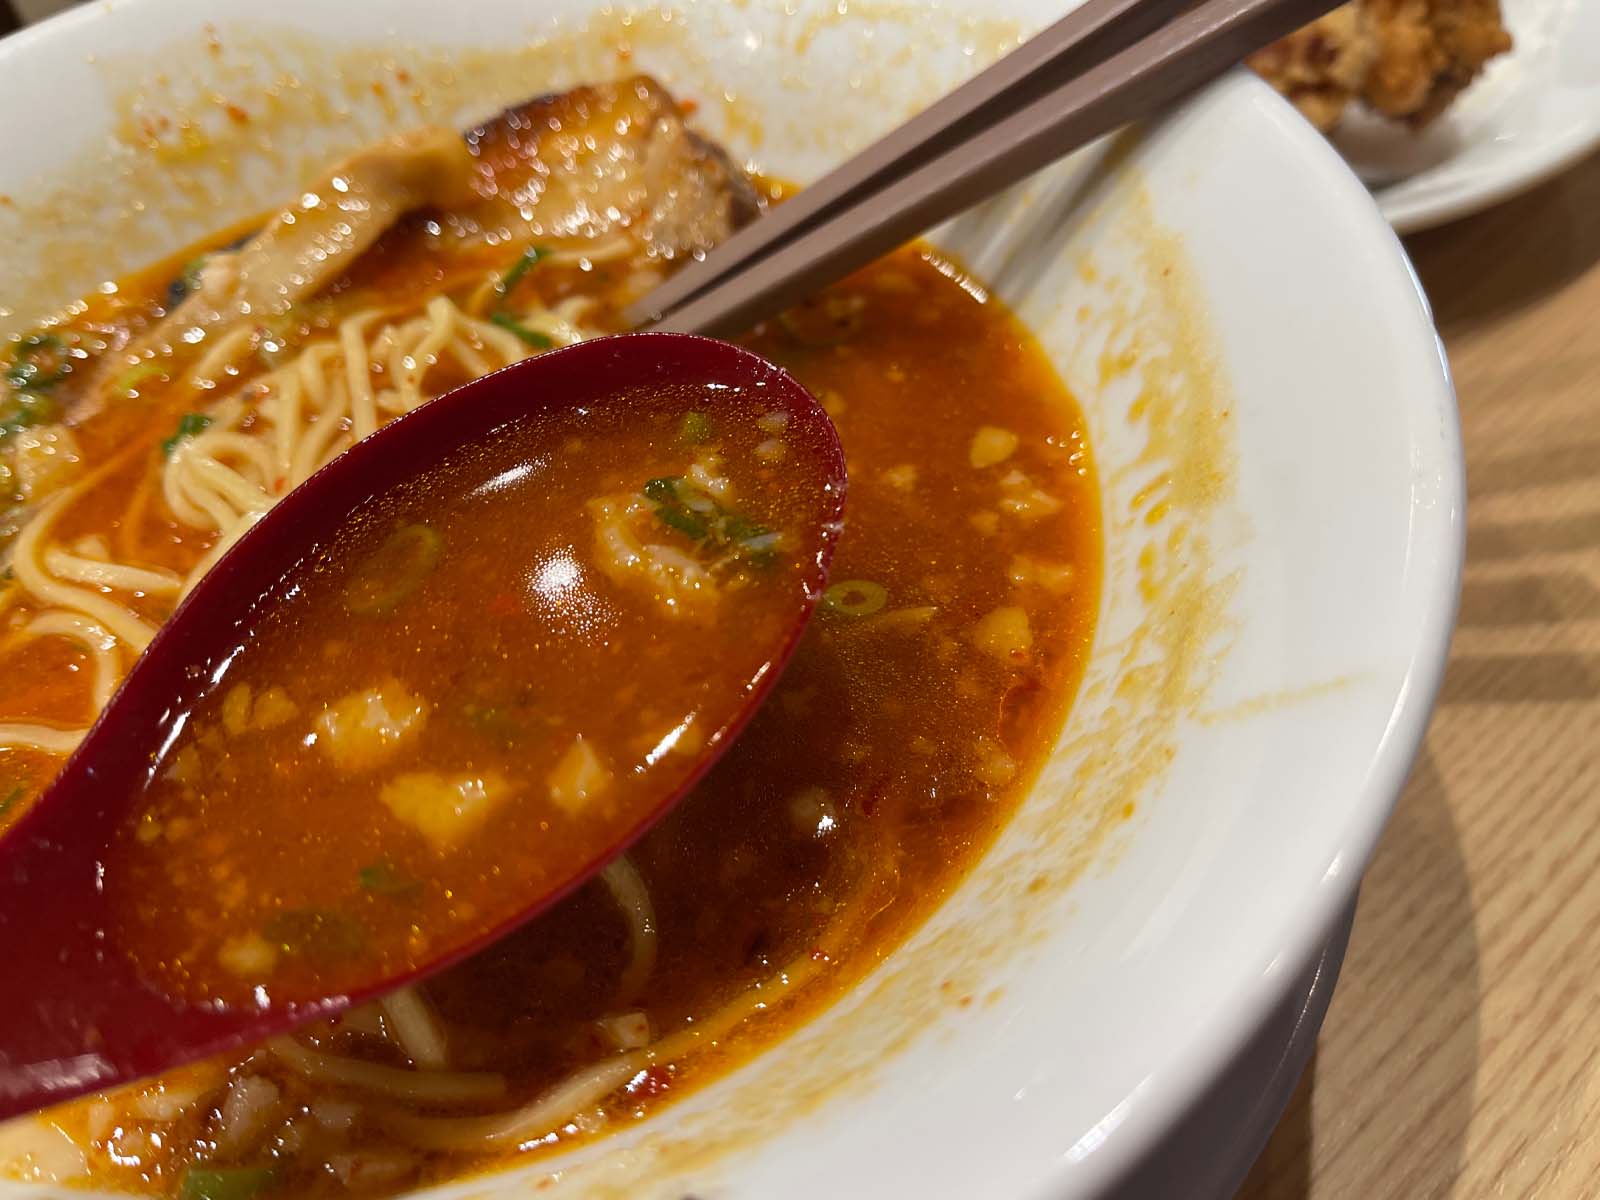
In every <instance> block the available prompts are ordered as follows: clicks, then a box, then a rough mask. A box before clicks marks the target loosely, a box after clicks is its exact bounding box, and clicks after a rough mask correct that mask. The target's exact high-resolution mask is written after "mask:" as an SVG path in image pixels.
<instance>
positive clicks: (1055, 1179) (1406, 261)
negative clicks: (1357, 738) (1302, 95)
mask: <svg viewBox="0 0 1600 1200" xmlns="http://www.w3.org/2000/svg"><path fill="white" fill-rule="evenodd" d="M1233 97H1236V99H1234V98H1233ZM1205 100H1210V101H1213V102H1217V103H1226V104H1229V105H1230V106H1231V107H1234V108H1238V109H1240V110H1241V111H1242V110H1245V109H1249V108H1254V109H1255V110H1256V111H1258V112H1260V113H1262V114H1263V115H1264V116H1265V118H1266V119H1267V120H1269V121H1271V122H1272V123H1273V124H1274V125H1275V126H1276V130H1275V132H1276V134H1277V135H1278V136H1280V137H1283V138H1287V139H1289V142H1290V144H1291V146H1292V148H1293V149H1294V150H1295V151H1296V152H1297V153H1298V154H1299V155H1301V157H1300V158H1298V159H1297V160H1296V163H1297V165H1298V166H1300V167H1301V168H1302V169H1304V168H1305V167H1306V166H1307V165H1308V164H1309V166H1310V167H1311V168H1312V169H1314V170H1315V171H1316V172H1317V173H1318V176H1319V179H1318V182H1317V186H1318V187H1319V188H1321V189H1322V190H1324V191H1325V192H1326V194H1327V195H1328V196H1329V205H1330V207H1331V208H1334V209H1337V210H1341V211H1343V212H1344V213H1345V214H1346V215H1347V216H1348V217H1349V218H1351V219H1352V221H1358V222H1359V224H1360V230H1359V232H1360V236H1362V237H1363V238H1365V239H1368V244H1369V246H1370V247H1372V248H1374V249H1376V250H1377V251H1378V254H1377V255H1376V256H1374V261H1378V262H1384V263H1386V264H1387V265H1388V267H1389V269H1390V273H1391V277H1390V278H1389V279H1388V280H1386V281H1385V282H1386V284H1387V287H1386V289H1385V291H1384V293H1383V295H1384V299H1385V300H1386V301H1387V303H1388V311H1389V312H1390V313H1391V316H1392V317H1393V318H1395V319H1401V318H1404V319H1405V320H1407V321H1408V322H1409V323H1410V326H1411V328H1410V329H1409V330H1408V331H1407V334H1408V341H1411V342H1413V343H1415V350H1414V352H1416V353H1429V354H1431V356H1432V363H1431V366H1432V367H1433V368H1435V369H1433V370H1430V371H1429V374H1430V375H1431V377H1432V382H1433V383H1434V385H1435V386H1434V387H1433V389H1432V391H1431V393H1430V394H1427V395H1423V394H1421V393H1410V394H1409V397H1408V401H1409V404H1410V405H1411V407H1412V408H1413V410H1414V411H1416V412H1419V413H1422V414H1425V415H1426V416H1427V417H1429V418H1430V420H1429V421H1428V422H1427V425H1428V427H1429V428H1433V429H1436V431H1437V434H1438V438H1437V440H1436V441H1434V442H1432V443H1431V445H1430V444H1429V443H1421V444H1418V443H1417V442H1416V441H1415V440H1413V444H1412V446H1411V449H1412V451H1413V455H1414V457H1413V470H1414V472H1426V471H1427V470H1429V469H1432V470H1435V471H1437V473H1438V476H1437V477H1438V490H1437V492H1436V493H1435V495H1434V502H1433V503H1431V504H1430V503H1421V502H1419V500H1418V498H1417V495H1416V493H1415V492H1413V493H1412V497H1413V502H1412V505H1411V507H1410V510H1409V513H1408V515H1409V517H1410V521H1409V523H1408V536H1407V538H1406V555H1407V560H1408V561H1409V562H1419V561H1426V562H1427V563H1428V565H1429V566H1430V567H1431V569H1430V570H1427V571H1420V570H1419V571H1416V572H1411V571H1408V572H1407V576H1408V578H1407V587H1406V593H1408V594H1410V595H1413V596H1418V597H1420V598H1421V600H1422V601H1423V603H1421V604H1420V605H1419V611H1420V619H1419V620H1418V622H1417V624H1416V625H1415V626H1414V628H1413V629H1412V630H1411V631H1410V634H1409V640H1410V646H1411V650H1410V654H1409V656H1408V657H1407V660H1406V664H1405V669H1404V671H1403V673H1402V674H1401V678H1400V682H1399V687H1398V689H1397V691H1396V694H1395V699H1394V702H1393V704H1392V705H1391V706H1390V711H1389V713H1388V716H1387V719H1386V722H1385V725H1384V731H1383V736H1382V738H1381V740H1380V741H1379V743H1378V745H1377V747H1376V749H1375V750H1374V751H1373V753H1372V756H1371V758H1370V760H1369V762H1368V763H1367V766H1366V772H1365V780H1364V783H1363V786H1362V788H1361V792H1360V795H1359V797H1358V798H1356V799H1354V800H1352V801H1351V803H1350V804H1349V806H1348V808H1347V819H1346V824H1345V828H1344V830H1343V832H1342V834H1341V836H1340V838H1339V840H1338V842H1337V844H1335V845H1334V846H1333V847H1332V857H1331V859H1330V862H1331V863H1332V864H1333V865H1332V866H1330V868H1329V870H1328V871H1327V872H1326V873H1325V874H1324V875H1323V877H1322V878H1321V879H1319V880H1317V881H1315V883H1314V884H1312V886H1311V887H1310V888H1309V889H1308V890H1307V891H1306V892H1305V893H1304V894H1303V895H1300V896H1297V897H1295V899H1294V900H1293V902H1291V903H1285V904H1284V905H1283V909H1284V917H1283V918H1282V919H1281V920H1280V922H1279V928H1280V930H1281V931H1282V933H1281V937H1280V938H1279V940H1277V941H1276V942H1273V943H1266V942H1264V943H1263V949H1264V950H1271V951H1273V952H1274V957H1273V962H1274V963H1281V964H1282V965H1283V966H1284V967H1285V968H1286V969H1285V970H1282V971H1277V972H1274V971H1262V972H1260V973H1258V974H1256V975H1255V976H1253V977H1247V978H1245V979H1244V980H1243V981H1242V983H1240V984H1237V985H1234V986H1233V987H1231V988H1228V987H1223V988H1220V989H1219V990H1218V993H1217V994H1218V996H1220V997H1221V999H1222V1000H1223V1003H1222V1005H1221V1006H1220V1007H1219V1009H1218V1013H1219V1014H1220V1015H1219V1016H1217V1017H1216V1018H1215V1019H1213V1020H1211V1021H1210V1022H1208V1023H1203V1024H1200V1025H1197V1027H1196V1029H1195V1031H1194V1035H1193V1036H1192V1037H1191V1038H1190V1040H1189V1041H1188V1043H1187V1047H1186V1050H1185V1052H1184V1053H1183V1054H1181V1055H1180V1056H1179V1057H1178V1058H1177V1059H1175V1060H1169V1061H1168V1062H1167V1063H1166V1064H1165V1066H1164V1071H1165V1074H1166V1079H1165V1082H1164V1085H1163V1086H1162V1087H1160V1088H1158V1089H1154V1091H1153V1094H1151V1095H1149V1096H1148V1097H1146V1098H1144V1099H1143V1100H1142V1101H1141V1102H1140V1103H1138V1104H1135V1105H1132V1106H1131V1107H1130V1110H1129V1111H1128V1112H1127V1113H1126V1115H1125V1116H1124V1118H1123V1120H1122V1122H1121V1124H1119V1125H1118V1127H1117V1130H1116V1136H1114V1137H1108V1138H1107V1139H1106V1141H1105V1143H1104V1144H1103V1145H1101V1146H1100V1147H1099V1148H1098V1149H1097V1150H1096V1151H1095V1152H1094V1153H1092V1154H1090V1155H1088V1156H1087V1158H1086V1159H1085V1160H1083V1161H1079V1162H1077V1163H1071V1164H1069V1163H1068V1162H1067V1161H1066V1160H1065V1159H1062V1160H1060V1161H1059V1162H1058V1163H1057V1164H1056V1166H1055V1168H1054V1169H1052V1170H1050V1171H1049V1172H1047V1173H1046V1174H1045V1175H1044V1176H1043V1177H1042V1178H1041V1180H1040V1181H1039V1183H1038V1184H1037V1185H1036V1186H1035V1187H1033V1189H1032V1190H1031V1191H1029V1192H1027V1193H1025V1197H1026V1200H1057V1198H1058V1197H1060V1196H1063V1195H1066V1194H1069V1193H1071V1194H1074V1195H1077V1194H1080V1193H1081V1194H1086V1195H1109V1194H1113V1193H1114V1191H1115V1189H1116V1187H1117V1185H1118V1184H1119V1182H1120V1181H1121V1180H1122V1179H1123V1177H1124V1176H1126V1175H1128V1174H1129V1173H1131V1172H1132V1171H1133V1170H1134V1168H1135V1167H1136V1166H1138V1165H1139V1164H1141V1163H1142V1162H1144V1161H1145V1160H1146V1159H1148V1158H1149V1156H1150V1155H1151V1154H1152V1153H1153V1152H1155V1151H1156V1150H1157V1149H1158V1147H1159V1145H1160V1142H1161V1139H1162V1138H1163V1137H1164V1136H1165V1135H1166V1134H1168V1133H1169V1132H1171V1131H1172V1130H1174V1129H1175V1128H1177V1126H1178V1125H1179V1123H1180V1122H1181V1121H1182V1120H1183V1118H1184V1117H1185V1116H1186V1115H1187V1114H1188V1113H1189V1111H1190V1110H1191V1109H1192V1108H1193V1106H1194V1105H1196V1104H1198V1103H1201V1102H1203V1100H1204V1099H1205V1096H1206V1091H1207V1088H1208V1086H1210V1085H1211V1084H1213V1083H1214V1082H1215V1081H1216V1080H1217V1079H1219V1078H1220V1077H1221V1076H1222V1074H1223V1073H1224V1072H1225V1071H1226V1069H1227V1068H1228V1066H1229V1065H1230V1064H1231V1063H1232V1062H1233V1061H1234V1060H1235V1059H1236V1058H1237V1057H1238V1055H1239V1054H1240V1053H1241V1052H1242V1051H1244V1050H1245V1048H1246V1047H1247V1045H1248V1043H1249V1041H1250V1038H1251V1035H1252V1034H1254V1033H1255V1032H1256V1031H1257V1030H1258V1029H1259V1028H1260V1027H1261V1025H1262V1023H1263V1022H1264V1021H1265V1020H1266V1019H1267V1018H1268V1017H1269V1016H1270V1015H1271V1013H1272V1011H1273V1009H1274V1007H1275V1006H1276V1005H1277V1004H1280V1003H1282V1002H1283V1001H1284V999H1285V998H1286V996H1287V991H1288V989H1289V988H1290V987H1292V986H1293V985H1294V983H1295V980H1296V978H1297V972H1298V971H1299V970H1300V969H1301V968H1302V967H1308V966H1309V965H1310V964H1312V963H1313V962H1314V961H1315V960H1316V958H1317V957H1318V956H1319V955H1320V954H1321V953H1322V952H1323V950H1324V949H1325V947H1326V944H1327V942H1328V940H1329V939H1330V938H1331V937H1333V936H1334V934H1335V932H1336V927H1337V924H1338V922H1339V921H1340V920H1341V918H1342V917H1343V916H1344V915H1345V913H1346V912H1347V910H1349V909H1350V908H1351V907H1352V906H1353V905H1354V903H1355V900H1356V896H1357V893H1358V891H1359V889H1360V884H1361V879H1362V876H1363V874H1364V873H1365V871H1366V869H1367V867H1368V865H1369V864H1370V863H1371V861H1372V857H1373V854H1374V853H1375V852H1376V850H1377V845H1378V841H1379V838H1380V837H1381V836H1382V834H1383V831H1384V829H1385V827H1386V826H1387V824H1388V821H1389V818H1390V816H1391V815H1392V814H1393V812H1394V809H1395V806H1396V805H1397V804H1398V802H1399V799H1400V795H1401V792H1402V790H1403V789H1404V787H1405V784H1406V781H1407V779H1408V778H1409V776H1410V773H1411V768H1412V765H1413V764H1414V762H1415V761H1416V758H1417V756H1418V755H1419V754H1420V753H1421V750H1422V745H1423V739H1424V737H1425V735H1426V733H1427V729H1428V724H1429V722H1430V720H1431V718H1432V715H1433V708H1434V703H1435V701H1436V699H1437V697H1438V694H1439V689H1440V687H1441V685H1442V683H1443V680H1444V672H1445V667H1446V665H1447V663H1448V660H1449V652H1450V642H1451V638H1452V636H1453V634H1454V630H1455V622H1456V614H1457V609H1458V607H1459V602H1460V592H1461V578H1462V571H1463V567H1464V564H1465V557H1466V464H1465V458H1464V453H1463V444H1462V436H1461V416H1460V409H1459V406H1458V404H1457V399H1456V392H1455V384H1454V380H1453V378H1452V376H1451V372H1450V364H1449V358H1448V356H1447V354H1446V351H1445V347H1444V343H1443V340H1442V339H1441V337H1440V336H1439V333H1438V329H1437V327H1436V325H1435V323H1434V317H1433V309H1432V306H1431V304H1430V303H1429V301H1428V296H1427V292H1426V290H1425V289H1424V288H1423V285H1422V280H1421V279H1420V277H1419V276H1418V275H1417V272H1416V268H1415V267H1414V266H1413V265H1412V262H1411V259H1410V257H1409V255H1408V254H1407V253H1406V250H1405V246H1404V244H1403V243H1402V242H1401V241H1400V237H1399V234H1398V233H1397V232H1396V231H1395V229H1394V228H1393V227H1392V226H1391V225H1390V223H1389V221H1388V219H1387V218H1386V217H1385V216H1384V214H1383V212H1382V210H1381V209H1380V208H1379V206H1378V203H1377V201H1376V200H1375V199H1374V198H1373V196H1372V194H1371V193H1370V192H1369V191H1368V190H1367V188H1366V186H1365V185H1364V184H1363V183H1362V182H1361V180H1360V179H1359V178H1358V177H1357V176H1356V174H1355V172H1354V171H1353V170H1352V169H1351V167H1350V166H1349V164H1348V163H1346V162H1345V160H1344V159H1343V157H1341V156H1340V154H1339V152H1338V151H1337V150H1336V149H1335V148H1334V147H1333V145H1332V144H1331V143H1330V142H1328V140H1327V139H1326V138H1325V137H1323V136H1322V134H1320V133H1319V132H1318V131H1317V130H1316V128H1315V127H1314V126H1312V125H1311V124H1310V122H1308V121H1307V120H1306V119H1305V118H1304V117H1303V116H1301V115H1300V113H1299V112H1298V110H1296V109H1295V108H1294V107H1293V105H1291V104H1290V103H1289V102H1288V101H1287V100H1285V99H1284V98H1283V97H1282V96H1280V95H1279V94H1278V93H1277V92H1276V91H1274V90H1273V89H1272V87H1271V86H1270V85H1268V84H1267V83H1266V82H1265V81H1263V80H1262V79H1261V78H1260V77H1259V76H1257V75H1256V74H1255V73H1254V72H1253V71H1251V70H1249V69H1248V68H1246V67H1243V66H1240V67H1236V68H1234V69H1233V70H1232V71H1231V72H1229V73H1228V74H1227V75H1225V76H1223V77H1221V78H1219V79H1217V80H1214V81H1213V82H1212V83H1210V84H1208V85H1206V87H1205V88H1203V89H1202V90H1201V91H1200V92H1198V93H1195V94H1194V95H1192V96H1191V97H1189V98H1188V99H1185V100H1183V101H1180V102H1179V104H1178V105H1175V106H1173V107H1172V108H1170V109H1168V110H1166V113H1167V115H1168V116H1170V115H1171V114H1173V113H1175V112H1178V111H1182V110H1186V109H1188V108H1189V107H1190V106H1191V105H1194V104H1197V103H1199V102H1202V101H1205ZM1352 253H1353V252H1352ZM1435 422H1436V424H1435ZM1417 427H1418V423H1416V422H1413V424H1412V428H1413V429H1414V428H1417ZM1430 549H1431V551H1432V553H1431V554H1428V555H1426V558H1425V560H1424V559H1423V558H1422V557H1421V556H1420V554H1419V552H1423V551H1427V550H1430ZM1336 868H1337V869H1336ZM1228 992H1232V995H1231V996H1230V995H1228V994H1227V993H1228ZM1280 1118H1281V1114H1274V1117H1273V1123H1274V1125H1276V1122H1277V1121H1278V1120H1279V1119H1280ZM1252 1161H1253V1160H1252ZM1085 1168H1087V1170H1085Z"/></svg>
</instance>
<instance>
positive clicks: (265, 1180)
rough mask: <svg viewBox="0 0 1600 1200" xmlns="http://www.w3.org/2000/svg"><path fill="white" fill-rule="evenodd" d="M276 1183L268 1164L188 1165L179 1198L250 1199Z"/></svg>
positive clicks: (197, 1199)
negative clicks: (259, 1165)
mask: <svg viewBox="0 0 1600 1200" xmlns="http://www.w3.org/2000/svg"><path fill="white" fill-rule="evenodd" d="M275 1182H277V1172H275V1171H273V1169H272V1168H271V1167H221V1168H217V1167H190V1168H189V1169H188V1171H186V1172H185V1173H184V1176H183V1188H182V1190H181V1191H180V1192H179V1193H178V1195H179V1197H180V1200H252V1198H253V1197H255V1196H259V1195H260V1194H261V1193H262V1192H264V1191H266V1190H267V1189H268V1188H270V1187H271V1186H272V1185H273V1184H274V1183H275Z"/></svg>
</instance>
